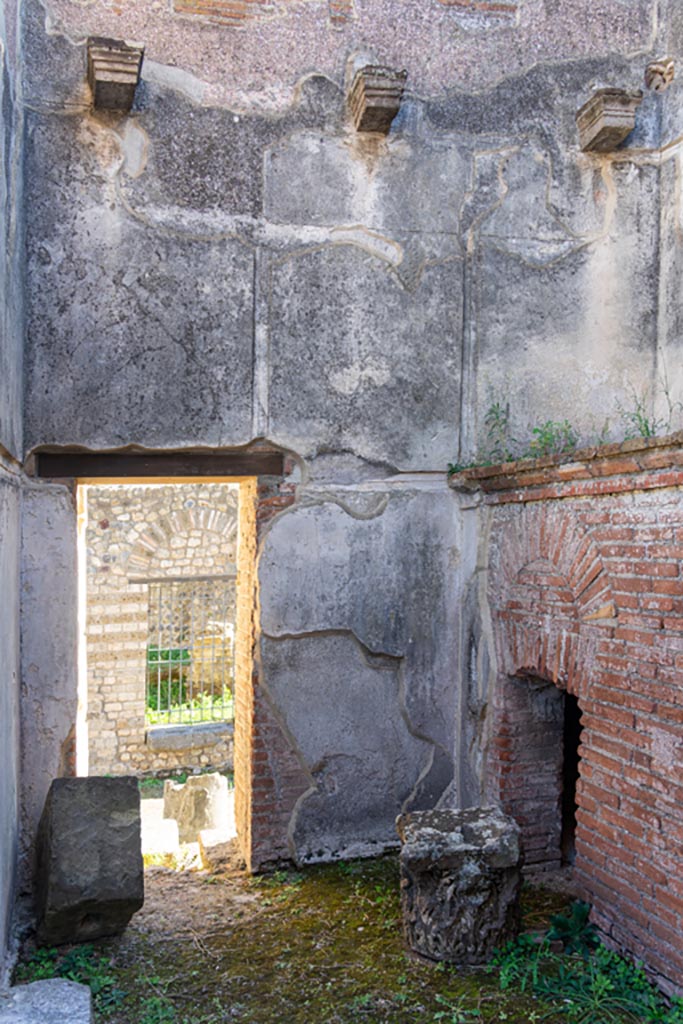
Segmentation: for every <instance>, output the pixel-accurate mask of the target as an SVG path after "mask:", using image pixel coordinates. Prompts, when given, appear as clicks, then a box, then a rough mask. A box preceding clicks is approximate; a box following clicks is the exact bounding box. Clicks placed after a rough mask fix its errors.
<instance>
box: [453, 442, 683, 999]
mask: <svg viewBox="0 0 683 1024" xmlns="http://www.w3.org/2000/svg"><path fill="white" fill-rule="evenodd" d="M682 440H683V438H682V437H681V436H680V435H679V436H678V437H676V438H674V439H672V440H671V441H669V442H666V441H663V442H661V443H654V444H653V443H651V442H650V443H648V442H646V441H640V442H636V441H634V442H629V443H627V444H625V445H623V446H621V447H618V446H613V447H612V448H611V449H603V450H598V451H597V452H595V451H593V452H588V453H585V452H583V453H582V452H578V453H577V454H576V457H575V460H574V461H573V462H571V463H569V464H568V465H565V466H561V465H557V464H553V460H545V463H543V462H542V461H538V462H536V463H530V464H529V463H518V464H512V465H508V466H505V467H503V468H502V470H501V469H492V470H486V469H484V470H473V471H469V474H468V472H467V471H466V472H465V473H463V474H462V475H461V476H460V477H456V478H454V486H456V487H460V486H462V485H463V483H464V485H465V486H467V485H468V482H469V483H471V484H472V485H475V484H477V483H478V484H480V485H481V486H482V488H483V489H484V497H483V501H484V504H483V506H482V507H481V512H480V515H482V516H483V518H484V519H485V520H486V521H487V526H486V534H487V537H488V538H489V539H488V542H487V547H486V550H485V551H483V552H482V554H481V556H480V557H481V563H480V564H481V565H482V567H483V568H485V571H486V574H487V580H488V608H489V612H490V615H491V632H490V633H489V639H490V641H491V644H492V646H493V648H494V650H495V657H494V658H493V659H492V664H494V665H495V664H497V671H496V672H495V673H494V675H493V676H492V677H491V680H490V683H489V686H490V691H489V710H488V729H487V735H488V765H487V769H486V772H485V778H486V789H485V791H486V793H487V796H488V797H489V798H491V799H493V800H500V801H501V803H502V805H503V807H504V809H505V810H507V811H508V812H509V813H511V814H513V815H514V816H515V817H516V818H517V820H518V821H519V823H520V824H521V826H522V831H523V836H524V840H525V847H526V863H527V866H529V867H531V868H545V867H549V866H557V865H558V864H559V860H560V849H559V813H560V812H559V800H560V794H561V786H560V784H559V779H558V777H557V772H558V764H557V761H558V749H557V747H558V742H559V755H560V759H561V745H562V734H561V728H560V732H559V736H558V732H557V728H556V727H555V726H553V724H552V723H553V721H554V720H555V719H556V717H557V716H556V708H557V702H556V701H555V700H553V695H552V690H553V688H554V687H557V688H559V689H560V690H566V691H567V692H568V693H570V694H574V695H575V696H576V697H577V698H578V703H579V709H580V712H581V716H582V717H581V723H582V726H583V732H582V734H581V745H580V751H579V753H580V758H581V760H580V766H579V770H580V780H579V784H578V793H577V801H578V812H577V831H576V862H575V868H574V872H575V878H577V879H578V881H579V882H580V884H581V886H582V887H583V890H584V892H585V894H586V897H587V899H589V901H590V902H591V903H592V904H593V917H594V920H595V921H596V923H597V924H598V925H599V926H600V928H601V929H602V930H603V932H604V933H605V935H606V936H607V937H608V939H609V941H611V942H612V943H613V944H614V945H616V946H617V947H619V948H620V949H622V950H625V951H627V952H628V953H630V954H631V955H632V956H635V957H637V958H638V959H641V960H644V961H645V963H646V964H647V965H648V966H649V968H650V969H651V970H652V971H654V972H655V973H656V974H658V975H659V977H660V980H662V981H663V983H664V985H665V987H668V988H669V990H672V991H673V990H677V991H680V988H681V986H680V978H681V973H682V971H683V935H682V934H681V928H680V921H681V914H682V913H683V883H682V882H681V878H682V877H683V811H682V808H683V800H682V797H683V790H682V789H681V785H680V778H681V772H682V771H683V691H682V690H681V685H680V680H681V675H680V673H681V668H683V661H682V658H683V654H682V652H683V581H682V580H681V556H682V554H683V546H682V545H683V449H682V448H681V447H680V445H681V441H682ZM556 461H557V460H556ZM468 475H469V481H468ZM464 500H465V502H466V501H467V499H464ZM529 679H531V680H533V681H534V682H533V685H532V684H530V682H529ZM542 683H545V686H546V690H545V698H544V697H543V692H544V691H543V688H542V685H541V684H542ZM534 692H535V694H536V696H533V694H534ZM539 700H540V703H539ZM553 743H554V744H555V752H554V753H553V752H552V751H550V750H549V744H553Z"/></svg>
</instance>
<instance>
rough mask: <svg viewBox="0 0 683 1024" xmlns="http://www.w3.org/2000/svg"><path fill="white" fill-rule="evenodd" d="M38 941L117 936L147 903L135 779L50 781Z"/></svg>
mask: <svg viewBox="0 0 683 1024" xmlns="http://www.w3.org/2000/svg"><path fill="white" fill-rule="evenodd" d="M36 872H37V877H36V909H37V916H38V940H39V941H40V942H42V943H44V944H46V945H60V944H62V943H66V942H86V941H90V940H91V939H96V938H100V937H101V936H105V935H116V934H118V933H120V932H122V931H123V930H124V928H125V927H126V925H127V924H128V921H129V920H130V918H131V917H132V916H133V914H134V913H135V911H136V910H139V909H140V907H141V906H142V904H143V902H144V883H143V864H142V852H141V846H140V795H139V793H138V785H137V780H136V779H134V778H132V777H122V778H115V779H105V778H97V777H93V776H91V777H90V778H69V779H55V780H54V781H53V783H52V785H51V786H50V791H49V793H48V795H47V800H46V801H45V808H44V810H43V815H42V818H41V820H40V826H39V828H38V839H37V868H36Z"/></svg>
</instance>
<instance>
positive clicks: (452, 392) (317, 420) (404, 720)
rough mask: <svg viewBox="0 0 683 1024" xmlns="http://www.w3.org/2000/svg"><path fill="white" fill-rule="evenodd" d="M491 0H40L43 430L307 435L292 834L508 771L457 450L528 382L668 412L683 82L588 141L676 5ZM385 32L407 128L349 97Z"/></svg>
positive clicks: (292, 542)
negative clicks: (358, 113) (336, 7)
mask: <svg viewBox="0 0 683 1024" xmlns="http://www.w3.org/2000/svg"><path fill="white" fill-rule="evenodd" d="M458 6H459V7H460V8H461V10H460V11H458V10H456V9H455V7H453V6H449V5H446V4H442V3H440V2H439V0H434V2H433V3H431V2H430V3H429V4H426V3H422V2H421V3H419V4H418V3H413V2H411V3H401V4H395V3H393V2H390V0H384V2H383V3H381V4H380V3H374V2H373V3H370V2H368V3H367V4H360V3H357V4H355V5H350V7H349V17H348V18H346V19H343V20H342V22H341V23H338V22H334V23H333V22H332V20H331V19H330V16H329V8H328V7H327V5H326V4H323V3H320V2H318V0H309V2H307V3H303V4H296V5H289V4H287V3H285V2H282V3H279V4H275V5H273V6H272V10H271V13H272V14H273V17H269V18H265V19H255V20H254V21H253V22H249V23H247V22H244V23H240V24H239V25H235V23H234V21H230V19H229V18H227V16H226V18H223V19H222V20H221V21H220V24H219V23H218V22H216V21H212V20H211V19H207V18H205V17H203V16H200V14H197V13H196V11H195V13H194V14H193V13H192V10H191V9H190V8H189V7H188V6H187V5H184V6H182V10H181V8H180V7H179V6H178V4H176V6H175V8H174V9H172V10H169V11H167V12H164V13H161V12H159V11H158V10H157V9H156V8H155V9H152V7H151V5H147V4H146V3H140V4H135V5H133V7H134V9H133V10H131V11H127V12H126V14H125V17H124V16H119V15H114V13H113V10H112V9H111V8H109V7H108V6H107V5H106V4H104V3H100V2H93V3H91V4H88V5H87V6H84V5H82V4H78V3H74V2H69V0H59V2H57V0H50V2H49V3H48V4H47V5H46V6H45V7H43V6H42V5H41V4H39V3H38V2H37V0H27V3H26V8H25V21H24V29H25V40H26V47H27V52H28V60H27V63H26V73H25V80H24V88H25V91H26V97H27V108H28V109H29V113H28V136H27V151H26V166H27V177H26V181H27V189H28V202H27V207H26V208H27V232H28V237H27V259H28V264H27V273H28V281H29V288H28V293H29V310H28V328H27V352H26V380H27V409H26V418H25V427H26V439H25V450H26V451H27V452H28V451H31V450H34V449H35V448H37V447H40V446H43V445H48V444H50V445H66V444H78V445H82V446H85V447H91V448H112V447H116V446H123V445H129V444H139V445H143V446H147V447H150V448H172V447H196V446H200V445H211V446H218V447H236V446H242V445H245V444H247V443H248V442H250V441H252V440H254V439H256V438H266V439H267V440H268V441H269V442H270V443H272V444H274V445H277V446H280V447H282V448H285V449H287V450H289V451H290V452H292V453H293V458H294V459H295V461H296V465H297V472H296V476H295V477H293V481H294V484H295V485H296V500H295V501H294V502H293V503H289V502H288V504H289V507H288V508H284V506H283V507H282V509H280V510H279V515H277V516H276V517H275V519H273V520H272V521H271V522H270V523H269V525H268V526H267V528H265V529H263V530H262V531H261V534H260V538H259V546H258V552H257V558H258V565H257V578H258V592H257V609H258V619H257V621H256V622H255V636H254V650H253V653H254V663H255V673H256V679H257V691H256V696H255V698H254V705H253V708H252V712H253V715H252V718H250V720H249V728H250V729H251V733H252V740H253V743H254V744H255V746H254V747H253V748H252V750H256V749H257V746H256V744H257V743H258V742H261V740H262V739H263V737H264V736H266V735H267V736H272V737H276V738H277V742H276V740H273V742H272V744H271V745H270V747H268V746H267V745H266V747H265V749H264V750H262V751H261V750H260V749H259V753H258V757H261V755H262V756H263V760H262V761H259V762H258V765H259V770H260V771H262V773H263V775H264V777H265V776H266V774H267V781H266V782H264V785H263V792H262V793H261V794H260V795H259V799H261V800H262V803H261V805H260V806H261V807H264V806H266V802H267V801H269V800H271V801H272V806H273V807H274V808H275V809H276V811H277V813H275V811H274V812H273V814H274V816H273V817H271V818H270V819H269V820H268V821H266V820H265V818H266V817H267V815H266V814H265V812H264V821H262V822H260V823H259V822H255V823H253V828H254V835H257V834H258V835H261V836H263V834H264V832H265V831H266V830H267V829H269V830H270V836H271V845H270V847H267V843H266V841H265V840H263V841H262V843H261V846H260V847H259V849H260V851H261V853H260V854H259V856H260V857H261V859H262V860H267V859H268V858H269V857H271V858H273V859H277V857H278V856H286V855H290V856H294V857H295V859H298V860H302V861H303V860H315V859H321V858H323V857H327V856H340V855H343V854H345V853H346V854H348V853H349V852H354V851H355V852H370V851H371V850H376V849H380V848H383V847H384V846H386V845H388V844H391V843H392V842H394V841H395V839H394V834H393V817H394V815H395V814H396V813H397V811H398V810H399V809H401V808H402V807H403V808H406V807H408V806H414V807H417V806H424V805H426V804H428V803H429V804H432V805H433V804H434V803H436V802H438V801H439V800H442V801H449V800H450V801H460V802H466V801H468V800H470V799H472V800H474V799H476V797H477V794H478V792H479V788H480V785H481V781H480V780H481V772H480V768H481V766H480V764H479V761H478V758H479V753H478V751H479V745H478V744H479V740H480V737H479V736H478V733H477V728H478V726H477V725H476V716H475V717H474V718H473V719H472V721H473V722H474V724H473V725H470V724H467V723H469V722H470V720H469V719H467V723H465V724H464V720H463V718H462V715H460V719H458V710H457V709H458V708H460V709H461V710H462V707H463V706H464V702H466V701H468V700H470V696H471V695H470V694H469V693H468V695H467V696H466V695H465V694H464V692H463V688H462V686H461V678H462V669H463V666H464V665H465V664H468V660H467V659H468V658H469V657H470V653H471V652H470V651H469V648H468V647H467V646H466V644H465V646H463V641H462V640H461V637H460V634H459V632H458V630H457V629H456V630H453V628H452V626H453V622H456V623H457V622H458V621H459V620H458V616H459V615H461V614H462V615H464V612H461V611H460V609H461V608H464V609H465V610H466V609H468V608H470V607H472V606H473V605H476V604H477V603H478V602H479V600H480V594H479V593H478V590H477V584H476V581H474V580H472V581H471V582H468V577H467V574H466V573H465V572H464V570H461V569H458V570H457V572H458V573H462V574H461V575H457V574H456V575H455V579H456V585H455V586H454V584H453V579H454V567H457V566H465V565H467V564H469V563H470V562H471V561H472V559H473V558H474V557H475V554H476V550H477V544H478V543H479V538H478V535H477V531H476V530H474V529H472V528H471V524H469V523H468V521H467V517H466V516H464V517H462V518H461V517H460V516H456V515H454V510H453V499H452V496H451V495H450V494H449V493H448V492H447V490H446V488H445V485H444V484H443V476H442V474H443V471H444V469H445V467H446V464H447V463H448V462H449V461H456V460H462V461H465V460H467V459H469V458H471V457H472V456H473V455H474V454H475V452H476V451H477V450H480V451H481V450H482V447H485V444H486V424H485V416H486V411H487V409H488V408H489V406H490V405H491V403H492V402H495V401H499V402H502V403H503V404H508V403H509V406H510V418H511V427H512V432H513V434H515V436H518V437H525V436H528V434H529V432H530V430H531V427H532V425H533V424H535V423H539V422H542V421H544V420H546V419H552V420H561V419H563V418H564V417H567V418H568V419H570V420H571V422H572V423H573V424H574V426H575V428H576V430H577V431H578V432H579V433H580V434H581V435H582V436H583V437H585V438H589V437H594V436H595V435H596V434H598V433H600V432H601V431H602V430H603V427H604V424H605V420H606V419H607V420H608V421H609V422H608V424H607V428H606V430H607V436H616V435H617V434H619V433H620V432H621V431H622V428H623V424H622V423H621V422H620V413H619V406H620V405H622V406H629V405H630V404H631V403H632V401H633V394H634V392H635V393H636V394H637V395H641V394H643V393H644V392H645V391H646V390H647V395H646V397H645V399H644V400H645V401H646V403H647V407H648V409H652V408H653V403H654V402H655V395H654V390H655V389H654V385H655V383H656V381H657V379H658V366H659V359H660V354H659V353H660V347H661V341H662V337H663V335H662V331H663V329H664V328H663V323H664V320H663V318H662V309H663V291H662V287H663V286H662V279H661V277H660V264H661V260H662V259H664V258H665V259H666V260H668V261H669V263H668V265H669V266H670V268H671V270H670V281H671V284H670V286H669V292H668V293H667V294H668V295H669V297H670V298H669V304H670V306H671V311H670V313H669V314H667V317H668V320H667V323H669V324H670V328H669V333H668V334H667V345H672V346H675V345H676V344H677V343H678V333H677V332H678V328H677V326H676V322H677V321H676V320H675V315H676V314H675V309H676V308H677V307H676V299H675V294H676V287H675V281H676V275H677V265H678V264H677V260H678V258H679V257H678V246H679V240H678V233H677V230H676V223H677V220H676V218H677V217H678V213H677V210H678V206H677V204H678V202H679V192H678V191H677V189H676V186H675V179H674V181H673V183H671V182H669V184H668V185H667V188H666V189H665V190H664V191H661V189H660V184H661V180H662V179H663V175H664V174H665V173H668V172H665V170H664V169H663V166H664V165H663V163H662V159H663V158H662V155H661V153H660V150H659V147H660V145H661V144H662V143H663V142H666V143H667V144H668V143H669V142H671V141H673V140H674V134H673V133H674V130H675V124H676V123H677V120H676V117H675V115H674V114H673V113H672V112H673V111H674V109H675V107H676V105H677V104H678V102H679V100H678V99H677V98H676V97H677V96H679V95H680V90H681V84H680V82H679V81H678V80H677V81H676V82H675V84H674V85H673V86H672V87H671V88H670V90H669V91H668V92H667V93H665V94H663V95H662V96H655V95H647V96H646V97H645V98H644V100H643V103H642V105H641V107H640V108H639V111H638V118H637V125H636V130H635V132H634V133H633V135H632V137H631V139H630V140H629V143H628V144H627V146H626V148H624V149H623V150H621V151H620V152H618V153H617V154H614V155H607V156H596V155H586V154H582V153H581V152H580V151H579V148H578V144H577V138H576V128H575V123H574V115H575V112H576V110H577V109H578V107H579V106H580V105H581V104H582V103H583V102H585V100H586V99H587V98H588V96H589V95H590V94H591V92H592V91H593V89H594V88H596V87H597V86H600V85H617V86H621V87H625V88H634V87H638V86H640V84H641V80H642V77H643V72H644V68H645V64H646V63H647V60H648V59H649V58H650V57H652V56H658V55H659V46H660V44H663V36H662V31H663V29H662V28H661V23H660V21H659V20H658V19H657V17H656V6H655V4H654V3H649V2H645V0H642V2H638V3H628V4H626V3H624V2H622V0H603V2H602V3H600V4H596V3H591V4H590V5H586V6H585V8H584V7H582V10H583V15H582V14H581V13H580V11H579V10H578V9H577V7H576V5H573V8H572V14H571V20H569V21H568V20H567V19H568V17H569V16H568V14H567V7H566V5H560V4H554V3H536V2H531V0H529V2H526V0H523V2H520V3H519V4H509V5H507V7H508V8H509V10H508V13H509V15H510V16H509V17H508V16H507V14H506V17H505V18H502V17H501V18H495V17H488V16H484V17H481V16H478V15H477V10H476V8H475V7H473V6H472V5H469V6H470V8H471V9H470V10H465V9H464V8H463V7H462V5H458ZM399 8H400V10H399ZM174 11H175V13H174ZM219 20H220V19H219ZM124 28H125V32H124ZM88 33H97V34H114V35H118V36H121V35H125V36H127V37H130V36H134V35H137V36H139V37H140V38H141V39H142V41H144V42H146V43H148V46H149V49H148V52H147V58H146V63H145V65H144V67H143V82H142V84H141V86H140V88H139V90H138V96H137V100H136V105H135V108H134V110H133V111H132V112H131V114H130V116H127V117H115V116H111V115H102V114H94V113H93V112H92V111H91V110H90V108H89V97H88V94H87V90H86V88H85V86H84V69H85V45H84V40H85V37H86V35H87V34H88ZM667 41H668V40H667ZM676 46H680V37H678V41H676V39H674V40H673V45H672V53H673V56H674V57H676V56H677V53H678V51H677V50H676ZM219 52H220V54H221V60H220V62H219V61H218V59H217V54H218V53H219ZM228 54H230V55H231V59H228ZM360 55H365V56H364V60H380V61H381V60H384V61H387V62H389V63H392V64H394V65H395V66H398V67H402V66H405V67H406V68H407V69H408V72H409V87H408V93H407V95H406V97H405V100H404V104H403V107H402V110H401V113H400V115H399V116H398V118H397V119H396V121H395V122H394V125H393V127H392V131H391V133H390V135H389V136H388V137H387V138H386V139H377V138H368V137H361V136H358V135H356V134H355V133H354V132H353V131H352V130H351V128H350V126H349V123H348V120H347V117H346V113H345V108H344V89H345V83H346V79H347V74H348V67H347V60H348V59H349V58H351V59H352V62H353V59H354V58H358V59H360ZM494 55H495V56H494ZM667 111H669V113H667ZM667 119H668V120H667ZM667 125H669V127H667ZM674 149H675V147H674V148H673V149H671V153H673V152H674ZM667 152H669V151H668V150H667ZM676 152H677V150H676ZM671 159H672V160H673V156H672V157H671ZM663 218H664V219H665V220H666V218H668V220H666V223H667V224H670V228H669V231H668V236H667V238H668V241H667V248H666V251H664V250H663V249H662V247H661V237H660V232H661V225H662V223H663ZM65 367H68V369H69V372H68V374H65V373H64V368H65ZM682 383H683V382H682ZM682 397H683V396H682ZM462 636H463V638H464V637H465V636H466V634H465V633H463V634H462ZM472 656H473V657H475V660H476V658H478V657H479V655H477V654H476V653H475V654H473V655H472ZM293 666H295V668H294V667H293ZM479 667H480V668H483V666H479ZM482 685H483V684H482ZM472 700H473V701H474V706H475V707H476V706H478V704H477V702H478V701H479V702H480V703H481V701H482V700H483V696H482V694H481V693H480V692H479V691H476V692H474V696H473V697H472ZM250 713H251V712H250ZM278 744H280V746H278ZM280 750H282V751H283V753H282V757H281V759H279V757H280V755H279V754H278V755H277V756H275V754H273V751H276V752H277V751H280ZM254 756H255V757H256V755H254ZM253 764H254V766H256V765H257V762H256V760H254V762H253ZM358 778H362V779H363V780H364V790H363V793H362V799H360V800H359V799H358V786H357V780H358ZM240 799H241V798H240ZM268 807H270V804H268ZM259 829H260V830H261V831H260V833H259ZM259 842H261V840H259ZM257 845H258V843H256V840H255V848H256V846H257ZM258 862H259V857H256V858H255V863H257V864H258Z"/></svg>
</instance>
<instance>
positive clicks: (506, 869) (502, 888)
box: [396, 807, 522, 964]
mask: <svg viewBox="0 0 683 1024" xmlns="http://www.w3.org/2000/svg"><path fill="white" fill-rule="evenodd" d="M396 827H397V830H398V833H399V835H400V837H401V843H402V846H401V905H402V908H403V925H404V930H405V935H406V939H407V941H408V944H409V945H410V947H411V949H414V950H415V951H416V952H417V953H421V954H422V955H423V956H427V957H430V959H432V960H448V961H450V962H452V963H460V964H481V963H486V961H487V960H488V959H489V958H490V956H491V954H492V952H493V950H494V949H495V948H496V947H497V946H500V945H502V944H503V943H505V942H507V941H508V940H510V939H512V938H514V936H515V935H516V934H517V932H518V930H519V926H520V902H519V896H520V889H521V884H522V875H521V865H522V851H521V845H520V834H519V826H518V825H517V823H516V822H515V821H513V819H512V818H508V817H506V816H505V815H504V814H502V812H500V811H498V810H497V809H496V808H492V807H483V808H467V809H465V810H457V811H451V810H442V811H416V812H414V813H412V814H404V815H401V816H400V817H399V818H398V820H397V822H396Z"/></svg>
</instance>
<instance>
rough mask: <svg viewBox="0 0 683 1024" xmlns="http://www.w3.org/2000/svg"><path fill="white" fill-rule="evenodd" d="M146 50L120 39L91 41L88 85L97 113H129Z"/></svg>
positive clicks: (89, 43)
mask: <svg viewBox="0 0 683 1024" xmlns="http://www.w3.org/2000/svg"><path fill="white" fill-rule="evenodd" d="M144 52H145V51H144V47H143V46H141V45H140V44H139V43H126V42H123V40H121V39H101V38H94V39H89V40H88V83H89V85H90V89H91V90H92V101H93V106H94V107H95V108H96V109H97V110H121V111H125V110H130V108H131V107H132V106H133V101H134V100H135V90H136V88H137V84H138V82H139V81H140V68H141V67H142V57H143V54H144Z"/></svg>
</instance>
